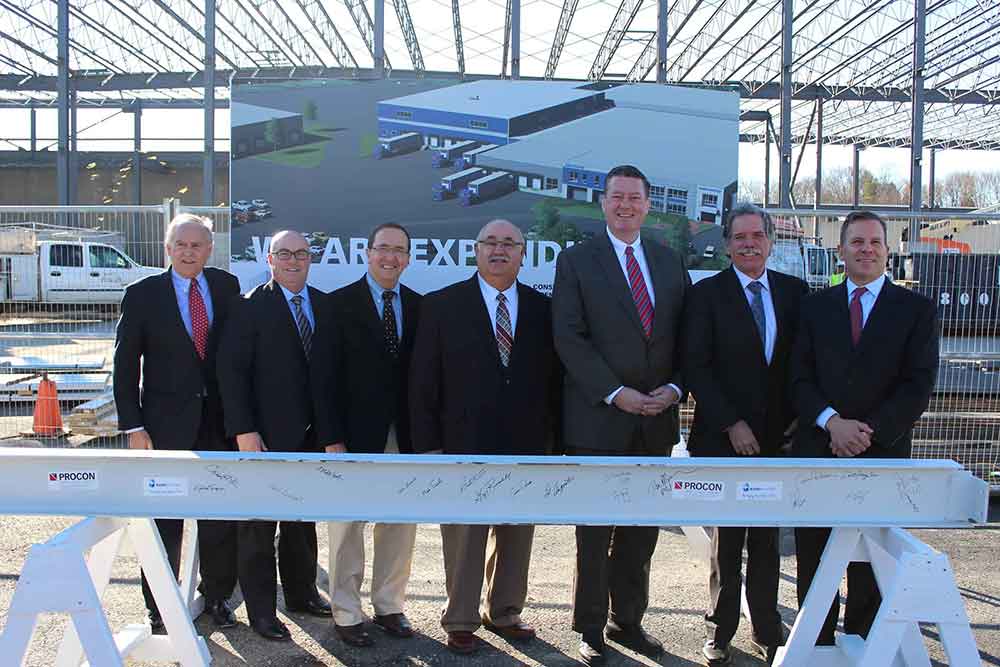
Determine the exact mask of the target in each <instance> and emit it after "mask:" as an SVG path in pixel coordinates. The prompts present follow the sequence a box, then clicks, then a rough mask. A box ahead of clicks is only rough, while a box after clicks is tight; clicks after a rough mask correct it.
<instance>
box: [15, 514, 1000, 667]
mask: <svg viewBox="0 0 1000 667" xmlns="http://www.w3.org/2000/svg"><path fill="white" fill-rule="evenodd" d="M73 521H74V519H72V518H68V517H8V516H4V517H0V625H2V624H5V623H6V615H7V610H8V607H9V605H10V601H11V598H12V596H13V594H14V589H15V587H16V585H17V579H18V574H19V572H20V571H21V567H22V566H23V563H24V559H25V557H26V555H27V552H28V549H29V547H30V546H31V545H32V544H34V543H37V542H42V541H44V540H46V539H48V538H49V537H51V536H52V535H53V534H55V533H56V532H58V531H59V530H61V529H63V528H65V527H66V526H68V525H71V524H72V523H73ZM318 533H319V540H320V559H319V561H320V565H321V568H320V575H319V586H320V589H321V590H322V591H323V592H324V594H325V592H326V588H327V585H328V580H327V574H326V572H325V570H324V569H323V566H324V565H325V563H326V557H327V547H326V530H325V528H324V527H322V526H321V527H320V530H319V531H318ZM916 535H917V536H918V537H919V538H920V539H922V540H924V541H926V542H927V543H929V544H930V545H932V546H934V547H935V548H937V549H940V550H942V551H944V552H945V553H947V554H948V555H949V557H950V559H951V563H952V566H953V568H954V570H955V574H956V577H957V580H958V581H957V583H958V587H959V590H960V592H961V594H962V598H963V600H964V602H965V605H966V610H967V612H968V614H969V618H970V620H971V622H972V627H973V632H974V634H975V636H976V641H977V643H978V645H979V649H980V652H981V657H982V660H983V664H987V665H1000V578H998V577H997V576H996V561H997V556H998V554H1000V551H998V545H1000V540H998V538H1000V502H997V501H996V500H994V502H993V504H992V506H991V523H989V524H987V525H985V526H981V527H977V528H970V529H966V530H948V531H944V530H937V531H931V530H925V531H916ZM368 539H369V553H370V548H371V547H370V539H371V531H370V529H369V531H368ZM782 552H783V556H782V580H781V586H780V605H781V612H782V616H783V617H784V620H785V622H786V623H787V624H788V625H789V627H790V625H791V623H792V622H793V620H794V612H795V562H794V558H793V557H792V554H793V543H792V537H791V532H790V531H783V539H782ZM573 560H574V540H573V529H572V527H567V526H547V527H540V528H539V529H538V530H537V531H536V533H535V543H534V550H533V553H532V567H531V581H530V588H529V599H528V604H527V608H526V610H525V613H524V619H525V621H527V622H529V623H531V624H532V625H534V626H535V627H536V628H537V629H538V633H539V637H538V639H537V640H536V641H534V642H531V643H529V644H526V645H517V646H514V645H511V644H508V643H507V642H505V641H503V640H502V639H500V638H498V637H496V636H494V635H491V634H490V633H488V632H486V631H483V630H480V631H479V636H480V637H481V638H482V639H483V640H484V645H483V649H482V650H481V651H480V652H479V653H478V654H477V655H476V656H474V657H459V656H454V655H452V654H451V653H450V652H448V650H447V649H446V648H445V646H444V639H445V636H444V632H443V631H442V630H441V626H440V624H439V623H438V617H439V614H440V610H441V606H442V604H443V602H444V597H443V593H444V570H443V565H442V558H441V539H440V532H439V530H438V528H437V526H433V525H422V526H420V528H419V530H418V533H417V546H416V553H415V555H414V568H413V576H412V579H411V582H410V588H409V596H408V600H409V602H408V607H407V614H408V616H409V617H410V619H411V621H412V622H413V624H414V626H415V628H416V630H417V635H416V637H414V638H413V639H411V640H398V639H393V638H390V637H388V636H386V635H384V634H382V633H381V632H379V631H378V629H377V628H374V629H373V635H374V637H375V639H376V641H377V645H376V647H375V648H373V649H355V648H350V647H347V646H345V645H344V644H343V643H341V642H340V641H339V640H338V639H337V637H336V635H335V634H334V632H333V628H332V626H331V625H330V623H329V621H324V620H321V619H316V618H312V617H309V616H304V615H301V614H288V613H284V610H283V609H282V604H281V600H280V597H279V617H280V618H281V620H282V621H284V622H285V623H286V624H287V625H288V627H289V629H290V630H291V632H292V636H293V640H294V641H293V642H291V643H271V642H268V641H266V640H263V639H261V638H259V637H258V636H257V635H256V634H254V633H253V632H252V631H251V630H250V629H249V627H248V626H247V625H246V623H247V617H246V610H245V607H243V606H242V599H241V598H240V596H239V592H237V593H236V595H234V597H233V599H232V600H231V604H232V605H233V606H236V607H237V609H236V614H237V618H238V619H239V621H240V623H239V625H238V626H237V627H236V628H233V629H230V630H224V631H219V630H215V629H214V628H213V627H212V626H211V624H210V622H207V621H199V622H198V623H197V627H198V629H199V631H200V632H201V633H203V634H204V636H205V637H206V640H207V642H208V646H209V648H210V650H211V653H212V657H213V664H214V665H218V666H222V667H230V666H236V665H252V666H257V665H261V666H265V665H266V666H274V667H278V666H282V667H300V666H303V667H304V666H314V665H347V666H376V665H378V666H383V665H385V666H398V667H429V666H432V665H433V666H437V665H442V666H443V665H465V666H472V665H475V667H494V666H496V667H499V666H511V665H546V666H553V667H556V666H561V665H575V664H578V663H577V662H576V659H575V656H576V646H577V641H578V635H576V634H575V633H573V632H572V631H571V630H570V602H571V594H572V572H573ZM707 572H708V570H707V566H706V565H705V564H704V563H702V562H699V561H697V560H696V559H694V558H693V557H692V556H691V555H690V554H689V552H688V547H687V542H686V540H685V538H684V536H683V534H682V533H681V532H680V530H678V529H676V528H666V529H664V530H662V531H661V533H660V540H659V545H658V547H657V550H656V555H655V557H654V561H653V566H652V573H653V574H652V590H651V595H650V608H649V611H648V613H647V615H646V620H645V623H644V625H645V627H646V629H647V630H648V631H649V632H651V633H652V634H653V635H655V636H657V637H659V638H660V639H661V640H662V641H663V643H664V645H665V647H666V650H667V652H666V654H665V655H664V656H663V657H662V658H661V659H660V660H659V661H658V662H657V661H652V660H649V659H647V658H644V657H642V656H639V655H636V654H634V653H632V652H630V651H628V650H626V649H620V647H616V646H615V645H614V644H609V646H610V647H612V654H611V655H612V657H611V659H610V660H609V662H608V664H610V665H616V666H617V665H622V666H628V665H655V664H659V665H670V666H677V667H680V666H687V665H701V664H704V663H703V662H702V659H701V650H700V649H701V645H702V641H703V632H704V631H703V624H702V614H703V613H704V607H705V603H706V597H707ZM112 577H113V578H112V583H111V585H110V586H109V587H108V590H107V591H106V593H105V595H104V608H105V611H106V612H107V615H108V618H109V621H110V623H111V626H112V627H113V628H115V629H118V628H121V627H122V626H124V625H127V624H129V623H135V622H140V621H141V620H142V619H143V617H144V613H143V605H142V596H141V594H140V591H139V580H138V565H137V562H136V560H135V558H134V557H129V556H122V557H120V558H119V560H118V561H117V563H116V565H115V569H114V572H113V575H112ZM367 585H368V582H367V581H366V582H365V591H366V593H365V597H366V599H367ZM279 596H280V593H279ZM65 624H66V619H65V617H63V616H60V615H47V616H45V617H43V618H41V619H40V622H39V624H38V627H37V629H36V633H35V637H34V639H33V641H32V644H31V648H30V653H29V656H28V659H27V661H26V663H25V664H26V665H29V666H32V667H43V666H48V665H51V664H53V661H54V657H55V654H56V650H57V647H58V643H59V641H60V639H61V637H62V633H63V629H64V627H65ZM745 626H746V624H745V623H744V624H742V625H741V627H740V631H739V633H738V634H737V636H736V638H735V640H734V642H733V646H734V648H735V661H734V664H735V665H737V666H738V667H744V666H749V665H761V664H763V663H762V662H761V661H760V660H759V659H758V658H756V657H755V656H754V655H753V653H752V649H751V646H750V643H749V636H748V631H747V629H746V627H745ZM924 635H925V638H926V640H927V644H928V647H929V650H930V654H931V657H932V659H933V660H934V664H935V665H943V664H947V662H946V658H945V655H944V651H943V649H942V646H941V644H940V642H939V641H938V635H937V629H936V628H934V627H926V628H924ZM0 664H2V665H10V664H12V663H11V662H9V661H8V659H7V658H6V657H4V656H0ZM127 664H129V665H134V666H139V665H147V664H152V663H141V662H136V661H128V662H127ZM961 667H966V666H964V665H963V666H961Z"/></svg>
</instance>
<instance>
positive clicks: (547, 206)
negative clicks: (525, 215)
mask: <svg viewBox="0 0 1000 667" xmlns="http://www.w3.org/2000/svg"><path fill="white" fill-rule="evenodd" d="M531 212H532V213H533V214H534V216H535V224H534V225H533V226H532V227H531V229H530V230H528V238H529V239H532V240H535V241H555V242H556V243H558V244H559V245H561V246H563V247H566V243H567V242H568V241H573V242H574V243H579V242H580V241H583V240H584V236H583V234H582V233H581V232H580V230H579V229H577V226H576V225H575V224H573V223H572V222H563V221H562V218H561V214H560V211H559V207H558V206H556V204H555V203H554V202H553V201H552V200H551V199H549V198H546V199H543V200H542V201H540V202H538V203H537V204H535V205H534V206H532V207H531Z"/></svg>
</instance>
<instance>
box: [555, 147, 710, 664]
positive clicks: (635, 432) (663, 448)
mask: <svg viewBox="0 0 1000 667" xmlns="http://www.w3.org/2000/svg"><path fill="white" fill-rule="evenodd" d="M649 206H650V202H649V181H648V180H647V179H646V177H645V176H644V175H643V173H642V172H641V171H639V170H638V169H637V168H635V167H633V166H620V167H615V168H614V169H612V170H611V171H610V172H608V175H607V178H606V181H605V197H604V200H603V202H602V204H601V207H602V208H603V210H604V216H605V220H606V221H607V229H606V233H603V234H600V233H599V234H598V235H597V236H596V237H595V238H594V239H592V240H590V241H588V242H586V243H582V244H579V245H576V246H573V247H572V248H569V249H567V250H566V251H564V252H563V253H561V254H560V255H559V260H558V262H557V264H556V279H555V287H554V289H553V293H552V330H553V336H554V338H555V346H556V351H557V352H558V353H559V357H560V358H561V359H562V363H563V365H564V366H565V368H566V375H565V378H566V379H565V387H564V395H563V411H564V412H563V423H564V429H565V434H566V435H565V439H566V453H567V454H571V455H577V456H666V455H667V454H668V452H669V451H670V448H671V446H673V445H674V443H676V442H677V440H678V436H679V428H678V414H677V406H676V404H677V402H678V401H679V400H680V399H681V396H682V387H683V383H682V382H681V378H680V370H679V364H678V363H676V360H675V355H676V351H677V349H678V348H679V346H678V344H677V339H678V334H679V330H680V319H681V309H682V307H683V303H684V295H685V292H686V291H687V289H688V287H689V286H690V284H691V280H690V278H689V277H688V274H687V271H686V270H685V269H684V265H683V263H682V261H681V259H680V257H679V256H678V255H677V254H676V253H674V252H673V251H672V250H670V249H669V248H666V247H665V246H663V245H660V244H658V243H655V242H652V241H650V240H646V241H645V242H644V241H642V239H640V236H639V231H640V229H641V227H642V224H643V222H644V221H645V219H646V215H647V213H648V212H649ZM658 530H659V529H658V528H656V527H654V526H577V529H576V552H577V556H576V575H575V580H574V582H573V630H575V631H576V632H579V633H581V634H582V641H581V643H580V649H579V652H580V657H581V659H582V660H583V663H584V664H586V665H600V664H603V663H604V653H605V647H604V632H605V630H606V632H607V636H608V639H611V640H612V641H615V642H617V643H619V644H621V645H623V646H626V647H628V648H631V649H633V650H635V651H638V652H639V653H643V654H644V655H648V656H651V657H656V656H657V655H659V654H660V653H662V652H663V645H662V644H661V643H660V642H659V641H658V640H657V639H655V638H653V637H651V636H650V635H648V634H646V632H645V631H644V630H643V629H642V617H643V615H644V614H645V612H646V606H647V604H648V602H649V562H650V559H651V558H652V556H653V551H654V550H655V548H656V539H657V536H658ZM609 597H610V604H609ZM609 608H610V617H609V614H608V612H609ZM605 625H607V628H606V629H605Z"/></svg>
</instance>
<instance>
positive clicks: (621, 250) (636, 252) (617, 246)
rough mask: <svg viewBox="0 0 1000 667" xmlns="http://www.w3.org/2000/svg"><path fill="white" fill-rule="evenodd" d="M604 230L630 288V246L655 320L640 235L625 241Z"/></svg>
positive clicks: (609, 398)
mask: <svg viewBox="0 0 1000 667" xmlns="http://www.w3.org/2000/svg"><path fill="white" fill-rule="evenodd" d="M604 231H605V233H606V234H607V235H608V239H610V240H611V247H612V248H613V249H614V251H615V256H616V257H617V258H618V266H620V267H621V269H622V273H623V274H625V284H626V285H629V287H630V288H631V284H630V283H629V279H628V264H627V263H626V262H627V257H626V255H625V249H626V248H632V256H633V257H635V261H636V262H638V264H639V271H641V272H642V279H643V281H644V282H645V283H646V293H647V294H649V303H650V304H651V305H652V306H653V321H654V322H655V321H656V292H655V291H654V290H653V278H652V276H650V275H649V265H648V264H647V263H646V254H645V253H644V252H643V251H642V237H641V235H640V236H636V237H635V241H632V243H625V242H624V241H622V240H621V239H619V238H618V237H617V236H615V235H614V234H612V233H611V230H610V229H608V228H607V227H605V228H604ZM667 386H668V387H670V388H671V389H673V390H674V391H676V392H677V396H678V398H679V397H680V395H681V390H680V388H679V387H678V386H677V385H675V384H674V383H672V382H671V383H669V384H668V385H667ZM624 388H625V387H624V385H623V386H621V387H618V388H617V389H615V390H614V391H613V392H611V393H610V394H608V395H607V396H605V397H604V402H605V403H607V404H608V405H611V403H612V402H613V401H614V400H615V396H617V395H618V392H620V391H621V390H622V389H624Z"/></svg>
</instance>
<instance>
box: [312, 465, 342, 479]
mask: <svg viewBox="0 0 1000 667" xmlns="http://www.w3.org/2000/svg"><path fill="white" fill-rule="evenodd" d="M316 470H318V471H319V472H320V473H322V474H324V475H326V476H327V477H329V478H330V479H344V476H343V475H341V474H340V473H339V472H336V471H334V470H330V469H329V468H327V467H326V466H324V465H321V466H319V467H318V468H316Z"/></svg>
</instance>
